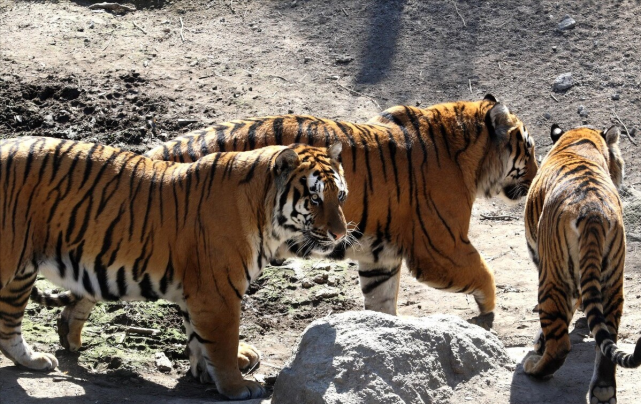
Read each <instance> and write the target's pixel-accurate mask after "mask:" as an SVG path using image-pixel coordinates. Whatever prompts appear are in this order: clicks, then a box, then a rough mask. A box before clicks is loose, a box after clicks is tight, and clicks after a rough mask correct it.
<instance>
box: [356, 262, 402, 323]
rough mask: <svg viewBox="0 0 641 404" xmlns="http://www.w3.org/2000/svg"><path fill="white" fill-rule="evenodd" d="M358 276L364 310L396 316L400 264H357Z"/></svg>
mask: <svg viewBox="0 0 641 404" xmlns="http://www.w3.org/2000/svg"><path fill="white" fill-rule="evenodd" d="M358 275H359V277H360V283H361V291H362V292H363V298H364V306H365V310H373V311H378V312H380V313H387V314H391V315H394V316H395V315H396V306H397V303H398V288H399V286H400V283H401V262H400V260H399V262H397V263H391V264H387V265H381V264H378V265H377V264H371V263H363V262H359V264H358Z"/></svg>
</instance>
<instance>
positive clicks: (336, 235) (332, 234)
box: [328, 230, 345, 241]
mask: <svg viewBox="0 0 641 404" xmlns="http://www.w3.org/2000/svg"><path fill="white" fill-rule="evenodd" d="M328 233H329V235H330V236H332V237H333V238H334V240H336V241H338V240H340V239H342V238H343V237H344V236H345V232H340V233H334V232H333V231H331V230H328Z"/></svg>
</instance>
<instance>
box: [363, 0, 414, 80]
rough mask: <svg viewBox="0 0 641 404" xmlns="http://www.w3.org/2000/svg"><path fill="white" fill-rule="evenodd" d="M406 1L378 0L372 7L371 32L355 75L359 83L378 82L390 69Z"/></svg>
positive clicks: (364, 45)
mask: <svg viewBox="0 0 641 404" xmlns="http://www.w3.org/2000/svg"><path fill="white" fill-rule="evenodd" d="M405 3H406V0H394V1H386V0H379V1H377V2H376V5H373V6H371V7H370V13H371V16H370V19H371V22H370V24H369V33H368V35H367V40H366V41H365V43H364V44H363V48H364V49H363V56H362V64H361V69H360V71H359V72H358V74H357V75H356V84H376V83H378V82H379V81H381V80H382V79H383V78H384V77H385V76H386V74H387V73H388V71H389V70H390V67H391V65H392V60H393V59H394V55H395V53H396V43H397V41H398V38H399V34H400V30H401V20H402V18H401V17H402V14H403V8H404V7H405Z"/></svg>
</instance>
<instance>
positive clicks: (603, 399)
mask: <svg viewBox="0 0 641 404" xmlns="http://www.w3.org/2000/svg"><path fill="white" fill-rule="evenodd" d="M616 403H617V397H616V389H615V388H614V387H613V386H594V387H592V389H590V404H616Z"/></svg>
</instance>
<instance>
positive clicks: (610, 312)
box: [585, 247, 625, 404]
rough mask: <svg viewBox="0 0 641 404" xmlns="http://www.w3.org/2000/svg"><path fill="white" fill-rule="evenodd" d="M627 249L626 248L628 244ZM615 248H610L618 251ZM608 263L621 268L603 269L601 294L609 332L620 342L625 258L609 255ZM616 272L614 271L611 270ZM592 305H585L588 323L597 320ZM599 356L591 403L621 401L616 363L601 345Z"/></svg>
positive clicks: (591, 391)
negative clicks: (609, 357)
mask: <svg viewBox="0 0 641 404" xmlns="http://www.w3.org/2000/svg"><path fill="white" fill-rule="evenodd" d="M624 248H625V247H624ZM615 252H616V250H615V249H612V250H611V251H610V254H614V253H615ZM604 262H606V263H611V262H618V263H619V266H618V268H616V267H615V268H613V267H606V268H602V274H601V289H602V290H601V295H602V299H603V304H602V306H603V308H602V310H603V315H604V318H605V324H607V325H608V331H609V332H610V334H611V336H612V340H613V341H614V342H615V343H616V342H617V339H618V338H617V337H618V330H619V323H620V321H621V314H622V312H623V267H624V262H623V260H617V259H616V257H609V258H608V259H607V260H604ZM611 271H612V272H614V273H611ZM592 308H593V306H592V304H588V305H586V307H585V313H586V316H588V323H590V322H594V321H595V319H594V318H593V316H594V315H592V316H591V315H590V314H592V313H594V311H593V310H592ZM595 354H596V357H595V360H594V372H593V374H592V379H591V381H590V390H589V395H588V400H589V401H588V402H589V403H590V404H616V403H617V395H616V393H617V383H616V365H615V364H614V363H613V362H612V361H611V360H609V359H607V358H606V357H605V356H603V353H602V352H601V349H600V347H598V346H597V347H596V352H595Z"/></svg>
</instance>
